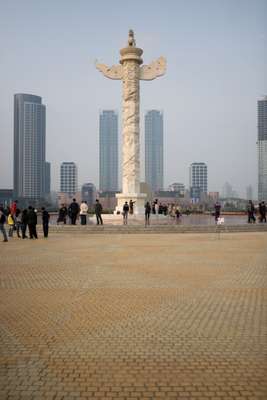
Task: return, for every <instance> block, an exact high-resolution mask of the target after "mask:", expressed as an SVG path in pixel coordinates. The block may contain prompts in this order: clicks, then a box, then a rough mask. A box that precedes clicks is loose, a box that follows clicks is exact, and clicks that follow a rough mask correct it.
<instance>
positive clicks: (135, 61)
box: [116, 46, 146, 214]
mask: <svg viewBox="0 0 267 400" xmlns="http://www.w3.org/2000/svg"><path fill="white" fill-rule="evenodd" d="M142 53H143V50H142V49H139V48H137V47H133V46H128V47H125V48H123V49H121V51H120V54H121V60H120V63H121V64H122V68H123V69H122V84H123V100H122V101H123V103H122V114H123V115H122V126H123V128H122V143H123V145H122V193H120V194H117V195H116V197H117V199H118V205H117V208H116V211H118V210H119V211H122V207H123V204H124V203H125V201H127V202H128V203H129V201H130V200H132V201H133V202H134V214H140V213H142V214H143V213H144V201H145V199H146V195H145V194H141V193H140V94H139V74H140V67H139V66H140V64H142V62H143V60H142V58H141V55H142Z"/></svg>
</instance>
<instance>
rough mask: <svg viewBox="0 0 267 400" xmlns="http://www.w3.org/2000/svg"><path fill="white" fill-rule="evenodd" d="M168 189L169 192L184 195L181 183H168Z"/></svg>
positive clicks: (183, 186) (183, 187)
mask: <svg viewBox="0 0 267 400" xmlns="http://www.w3.org/2000/svg"><path fill="white" fill-rule="evenodd" d="M169 190H170V191H171V192H176V193H180V195H181V196H184V195H185V185H184V184H183V183H179V182H174V183H172V184H171V185H169Z"/></svg>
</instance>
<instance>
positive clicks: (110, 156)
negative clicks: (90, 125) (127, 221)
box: [99, 110, 119, 192]
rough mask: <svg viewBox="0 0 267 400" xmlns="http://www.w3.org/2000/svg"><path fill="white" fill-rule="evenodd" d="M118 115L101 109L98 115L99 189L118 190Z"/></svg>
mask: <svg viewBox="0 0 267 400" xmlns="http://www.w3.org/2000/svg"><path fill="white" fill-rule="evenodd" d="M118 161H119V160H118V115H117V113H116V112H115V111H113V110H103V111H102V112H101V113H100V116H99V190H100V191H101V192H105V191H114V192H116V191H118Z"/></svg>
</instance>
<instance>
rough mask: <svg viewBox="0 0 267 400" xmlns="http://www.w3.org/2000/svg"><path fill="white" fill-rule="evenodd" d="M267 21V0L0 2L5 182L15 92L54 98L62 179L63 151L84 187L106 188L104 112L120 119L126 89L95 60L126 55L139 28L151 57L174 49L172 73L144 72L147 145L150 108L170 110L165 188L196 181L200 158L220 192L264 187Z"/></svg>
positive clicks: (55, 170)
mask: <svg viewBox="0 0 267 400" xmlns="http://www.w3.org/2000/svg"><path fill="white" fill-rule="evenodd" d="M266 21H267V0H165V1H162V0H160V1H158V0H135V1H134V0H131V1H129V0H114V1H109V0H106V1H105V0H102V1H96V0H45V1H43V0H16V1H13V0H8V1H7V0H0V140H1V146H0V187H1V188H11V187H12V185H13V95H14V94H15V93H31V94H36V95H40V96H42V98H43V103H44V104H45V105H46V107H47V130H46V137H47V147H46V154H47V156H46V157H47V160H48V161H50V162H51V164H52V188H53V189H58V187H59V165H60V163H61V162H62V161H75V162H77V164H78V175H79V184H80V185H81V184H83V183H85V182H94V183H95V184H96V185H97V186H98V127H99V111H100V110H101V109H115V110H117V111H119V119H121V111H120V109H121V89H122V88H121V82H120V81H112V80H109V79H107V78H104V77H103V76H102V75H101V74H100V73H99V72H98V71H97V70H96V69H95V67H94V61H95V59H98V60H99V61H101V62H103V63H106V64H110V65H112V64H117V63H118V61H119V49H120V48H122V47H124V46H125V45H126V43H127V36H128V30H129V29H130V28H131V29H133V30H134V31H135V37H136V42H137V46H138V47H141V48H142V49H143V50H144V56H143V59H144V63H150V62H151V61H152V60H154V59H156V58H158V57H159V56H161V55H163V56H165V57H166V58H167V73H166V75H165V76H164V77H161V78H158V79H156V80H154V81H149V82H141V138H142V147H144V146H143V137H144V132H143V125H144V124H143V120H144V112H145V111H146V110H149V109H153V108H156V109H160V110H163V112H164V167H165V168H164V175H165V178H164V181H165V186H166V187H167V185H168V184H170V183H172V182H177V181H178V182H184V183H185V184H186V185H188V180H189V179H188V175H189V172H188V171H189V165H190V163H191V162H194V161H203V162H206V163H207V165H208V176H209V188H208V189H209V190H210V191H214V190H221V187H222V185H223V183H224V182H225V181H228V182H230V183H231V184H232V186H233V187H234V189H236V190H237V191H238V192H239V193H240V194H243V195H244V193H245V188H246V186H248V185H249V184H252V185H253V188H254V193H255V192H256V187H257V149H256V141H257V100H258V99H259V98H261V96H262V95H264V94H266V93H267V46H266V44H267V24H266ZM142 151H143V150H142ZM141 162H142V166H144V158H143V155H142V157H141Z"/></svg>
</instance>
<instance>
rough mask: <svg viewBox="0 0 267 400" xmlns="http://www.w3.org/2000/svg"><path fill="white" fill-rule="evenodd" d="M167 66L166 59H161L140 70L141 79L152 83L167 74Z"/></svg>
mask: <svg viewBox="0 0 267 400" xmlns="http://www.w3.org/2000/svg"><path fill="white" fill-rule="evenodd" d="M166 64H167V62H166V59H165V58H164V57H159V58H158V59H157V60H155V61H152V63H150V64H149V65H143V66H142V67H141V68H140V75H139V79H141V80H143V81H152V80H153V79H155V78H157V77H158V76H162V75H164V74H165V72H166Z"/></svg>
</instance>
